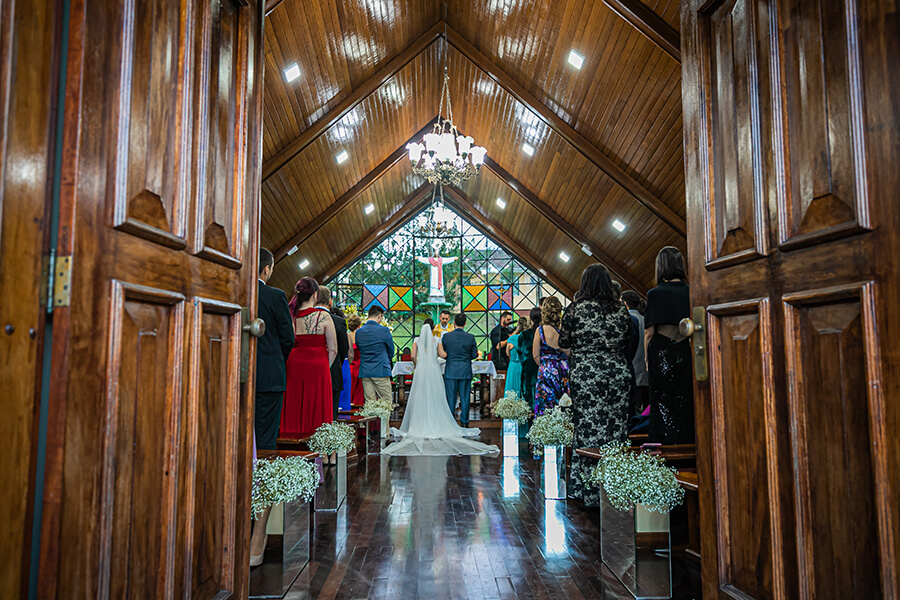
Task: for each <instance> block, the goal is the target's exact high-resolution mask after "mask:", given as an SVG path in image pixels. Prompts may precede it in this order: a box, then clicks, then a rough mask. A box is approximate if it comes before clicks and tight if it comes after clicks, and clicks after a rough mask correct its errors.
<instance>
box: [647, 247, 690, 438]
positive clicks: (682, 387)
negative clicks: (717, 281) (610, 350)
mask: <svg viewBox="0 0 900 600" xmlns="http://www.w3.org/2000/svg"><path fill="white" fill-rule="evenodd" d="M690 313H691V304H690V290H689V288H688V284H687V273H686V272H685V268H684V257H682V256H681V252H679V251H678V248H675V247H674V246H666V247H665V248H663V249H662V250H660V251H659V254H658V255H657V257H656V287H655V288H653V289H652V290H650V291H649V292H647V312H646V313H645V314H644V327H645V328H646V329H645V330H644V352H645V354H646V356H647V375H648V380H649V383H650V434H649V441H651V442H658V443H662V444H693V443H694V388H693V382H692V380H691V364H692V363H691V342H690V340H689V339H687V338H685V337H684V336H683V335H681V333H680V332H679V331H678V323H679V322H680V321H681V319H683V318H685V317H689V316H690Z"/></svg>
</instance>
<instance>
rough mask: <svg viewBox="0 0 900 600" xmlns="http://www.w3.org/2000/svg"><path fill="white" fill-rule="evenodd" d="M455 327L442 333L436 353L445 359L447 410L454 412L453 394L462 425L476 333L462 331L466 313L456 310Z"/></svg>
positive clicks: (466, 423)
mask: <svg viewBox="0 0 900 600" xmlns="http://www.w3.org/2000/svg"><path fill="white" fill-rule="evenodd" d="M453 323H454V324H455V325H456V329H454V330H453V331H451V332H450V333H445V334H444V336H443V337H442V338H441V343H440V344H439V345H438V355H439V356H440V357H441V358H445V359H447V364H446V365H445V367H444V388H445V389H446V391H447V404H449V405H450V412H451V413H452V414H453V415H454V416H455V415H456V398H457V397H459V400H460V405H461V407H460V415H459V421H460V424H461V425H462V426H463V427H468V426H469V393H470V391H471V389H472V361H473V360H474V359H475V358H476V357H477V356H478V346H477V344H476V343H475V336H474V335H472V334H471V333H468V332H467V331H465V327H466V315H465V314H462V313H460V314H458V315H456V317H455V318H454V319H453Z"/></svg>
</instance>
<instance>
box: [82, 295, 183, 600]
mask: <svg viewBox="0 0 900 600" xmlns="http://www.w3.org/2000/svg"><path fill="white" fill-rule="evenodd" d="M184 301H185V297H184V296H183V295H182V294H180V293H177V292H170V291H166V290H160V289H155V288H149V287H146V286H139V285H132V284H128V283H124V282H121V281H115V280H114V281H113V282H112V285H111V289H110V309H109V318H110V323H109V329H108V342H107V356H108V359H107V367H106V368H107V373H106V380H107V382H108V386H107V389H106V394H105V420H104V423H103V432H104V439H103V453H102V461H103V465H102V471H103V476H102V483H101V492H100V495H101V498H102V500H101V507H100V514H99V516H98V518H99V521H100V523H99V527H100V555H99V564H98V566H97V568H98V570H99V581H100V586H101V589H100V591H99V595H100V596H109V597H113V598H124V597H129V596H133V595H140V594H148V595H150V596H153V597H157V598H163V597H171V594H172V585H173V583H174V573H173V571H174V564H172V562H170V561H169V560H168V559H167V557H172V556H174V550H175V523H176V518H177V517H176V506H175V492H176V481H177V480H176V478H175V476H174V475H175V473H176V460H177V456H178V454H179V452H178V444H177V439H178V436H177V427H178V424H179V419H178V417H177V415H178V413H179V412H180V410H181V402H180V400H181V397H182V389H181V380H182V369H181V367H182V365H181V360H180V358H181V352H182V348H183V343H184V331H183V327H184ZM138 523H139V524H138Z"/></svg>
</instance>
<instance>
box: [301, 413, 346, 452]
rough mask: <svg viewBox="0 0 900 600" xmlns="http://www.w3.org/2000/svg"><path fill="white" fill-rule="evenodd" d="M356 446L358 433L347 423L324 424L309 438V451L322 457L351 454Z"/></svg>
mask: <svg viewBox="0 0 900 600" xmlns="http://www.w3.org/2000/svg"><path fill="white" fill-rule="evenodd" d="M354 445H356V431H354V429H353V428H352V427H350V426H349V425H347V424H346V423H338V422H337V421H334V422H332V423H323V424H322V425H320V426H319V428H318V429H316V432H315V433H314V434H312V437H310V438H309V449H310V450H311V451H313V452H318V453H319V454H320V455H321V456H329V455H331V454H334V453H335V452H349V451H350V450H351V449H352V448H353V446H354Z"/></svg>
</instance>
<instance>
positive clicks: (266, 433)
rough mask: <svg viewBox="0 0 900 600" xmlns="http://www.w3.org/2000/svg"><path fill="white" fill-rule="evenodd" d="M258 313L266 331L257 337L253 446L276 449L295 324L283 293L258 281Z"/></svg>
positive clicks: (262, 448)
mask: <svg viewBox="0 0 900 600" xmlns="http://www.w3.org/2000/svg"><path fill="white" fill-rule="evenodd" d="M258 288H259V294H258V296H257V299H258V306H257V315H258V316H259V318H260V319H262V320H263V321H265V323H266V333H265V334H263V336H262V337H260V338H258V339H257V340H256V409H255V415H254V427H255V430H256V447H257V448H259V449H260V450H275V442H276V440H277V439H278V425H279V423H280V422H281V403H282V402H283V401H284V390H285V389H287V380H286V377H285V369H284V364H285V362H287V358H288V356H290V354H291V350H292V349H293V348H294V324H293V322H292V321H293V319H291V311H290V309H289V308H288V303H287V298H286V297H285V295H284V292H282V291H281V290H279V289H278V288H273V287H269V286H267V285H266V284H264V283H263V282H262V281H260V282H259V286H258Z"/></svg>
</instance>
